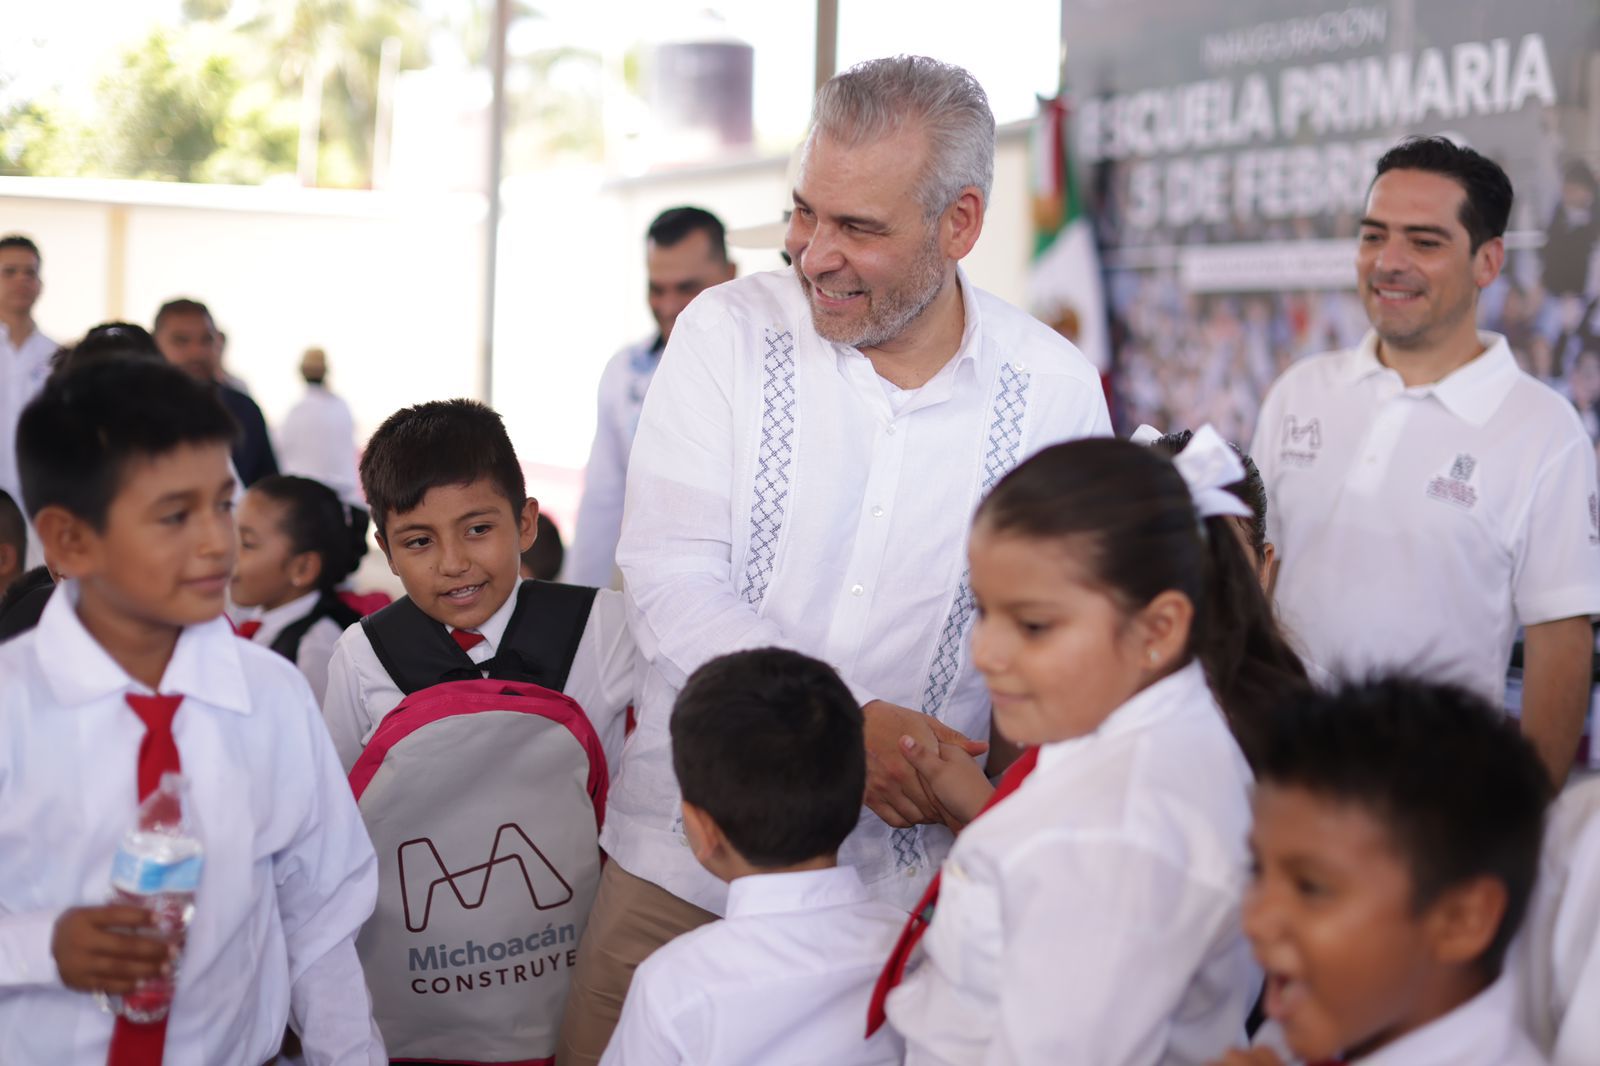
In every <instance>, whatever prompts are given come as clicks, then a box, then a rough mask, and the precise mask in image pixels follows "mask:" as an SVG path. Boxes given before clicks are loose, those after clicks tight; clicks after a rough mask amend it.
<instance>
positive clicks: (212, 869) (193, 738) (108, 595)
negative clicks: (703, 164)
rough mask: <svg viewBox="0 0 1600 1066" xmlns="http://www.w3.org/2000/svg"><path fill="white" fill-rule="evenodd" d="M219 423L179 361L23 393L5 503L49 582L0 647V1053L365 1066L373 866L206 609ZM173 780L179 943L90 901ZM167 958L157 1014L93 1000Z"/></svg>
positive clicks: (252, 667) (278, 700)
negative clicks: (184, 860)
mask: <svg viewBox="0 0 1600 1066" xmlns="http://www.w3.org/2000/svg"><path fill="white" fill-rule="evenodd" d="M235 432H236V426H235V425H234V423H233V420H232V418H231V417H230V416H229V415H228V413H227V412H226V410H224V409H223V408H222V407H221V406H220V405H219V404H218V402H217V400H216V399H215V397H214V396H212V395H211V393H210V392H209V391H208V390H206V389H205V388H204V387H203V386H201V385H199V384H197V383H195V382H193V381H191V380H190V379H189V378H187V377H186V376H185V375H184V374H183V373H182V372H181V371H178V370H176V369H174V368H171V367H167V366H163V365H159V364H153V363H148V362H133V361H116V362H108V363H103V364H99V365H95V366H86V367H82V368H78V369H75V370H69V371H67V372H66V373H64V374H62V375H60V376H58V377H57V378H56V379H54V380H52V381H50V382H49V383H47V384H46V386H45V388H44V390H43V391H42V392H41V394H40V395H39V397H38V398H37V399H35V400H34V402H33V403H32V404H30V405H29V407H28V409H27V410H26V411H25V412H24V413H23V416H22V420H21V423H20V426H19V429H18V434H17V450H18V457H19V465H20V468H21V474H22V485H23V497H24V500H25V502H26V504H27V509H28V512H29V514H30V516H31V518H32V520H33V523H34V527H35V530H36V531H37V533H38V534H39V537H40V539H41V541H42V542H43V545H44V549H45V551H46V553H47V554H48V555H49V556H50V558H51V560H52V563H53V565H54V566H55V567H56V569H57V570H58V571H59V572H60V573H61V575H62V576H63V577H64V578H65V580H64V582H63V584H62V585H61V587H60V589H59V590H58V592H59V594H58V595H54V596H52V597H51V598H50V601H49V603H48V605H47V607H46V608H45V610H44V614H43V616H42V617H41V619H40V621H39V624H38V626H37V627H36V628H35V629H34V630H32V631H31V632H29V633H27V634H25V635H23V636H21V637H19V638H17V639H16V640H14V641H12V642H10V643H8V644H6V645H5V646H4V647H3V648H0V677H4V678H5V680H6V684H5V685H4V687H3V688H0V1062H8V1063H9V1062H18V1063H46V1062H48V1063H51V1064H67V1066H79V1064H82V1066H89V1064H93V1066H100V1064H102V1063H106V1064H109V1066H152V1064H159V1063H166V1064H168V1066H258V1064H260V1063H262V1062H266V1061H269V1060H271V1059H272V1058H273V1056H274V1055H275V1054H276V1053H277V1051H278V1048H279V1045H280V1043H281V1042H282V1039H283V1033H284V1027H285V1025H286V1024H288V1025H290V1026H291V1027H292V1028H293V1029H294V1030H295V1031H296V1032H298V1033H299V1035H300V1037H301V1040H302V1042H303V1044H304V1046H305V1048H306V1052H307V1056H308V1058H309V1059H310V1060H311V1061H314V1062H318V1063H339V1064H353V1063H382V1062H384V1061H386V1058H385V1054H384V1049H383V1044H382V1041H381V1039H380V1038H379V1037H378V1035H377V1033H376V1030H375V1029H374V1027H373V1024H372V1020H371V1008H370V1003H369V1000H368V997H367V991H366V987H365V984H364V982H363V981H362V977H361V969H360V963H359V961H358V960H357V957H356V952H355V946H354V940H355V935H356V933H357V931H358V930H359V929H360V927H361V925H362V923H363V922H364V921H365V920H366V918H367V916H368V915H369V914H370V913H371V911H372V907H373V901H374V898H375V894H376V887H377V870H376V862H375V858H374V856H373V852H372V846H371V844H370V842H369V841H368V839H367V834H366V831H365V829H364V827H363V825H362V822H361V818H360V815H359V813H358V812H357V810H356V807H355V804H354V802H353V800H352V799H351V796H350V791H349V787H348V786H347V785H346V784H345V782H344V780H343V777H342V775H341V774H340V772H339V766H338V761H337V758H336V757H335V754H334V751H333V747H332V745H331V744H330V743H329V741H328V736H327V731H326V729H325V728H324V727H323V725H322V722H321V718H320V715H319V713H318V710H317V705H316V702H315V700H314V699H313V698H312V695H311V692H310V690H309V688H307V686H306V683H305V680H304V678H302V677H301V676H300V674H299V673H298V671H296V670H295V668H294V666H293V665H292V664H290V663H288V662H286V661H285V660H283V659H282V658H281V657H279V656H276V655H273V654H272V653H271V652H269V651H267V650H266V649H263V648H256V647H253V646H251V645H250V644H249V643H248V642H246V641H242V640H239V639H237V638H236V637H235V636H234V635H233V633H232V631H231V629H230V628H229V626H228V623H227V622H226V620H224V619H223V617H222V609H223V602H224V597H225V593H226V590H227V585H228V577H229V573H230V571H231V569H232V566H233V557H234V535H233V516H232V505H233V496H234V480H233V476H232V473H231V471H230V468H229V462H228V448H229V443H230V441H231V440H232V437H233V435H234V433H235ZM174 771H181V772H182V773H183V774H184V776H185V777H186V779H187V781H188V792H187V795H186V803H187V804H188V805H189V806H188V809H189V812H190V814H191V816H192V821H193V832H194V833H195V835H196V836H197V837H198V838H199V840H200V843H201V845H202V848H203V854H204V864H203V868H202V873H201V875H200V881H199V885H198V889H197V891H196V896H195V903H194V917H193V920H192V922H191V924H190V926H189V929H188V932H187V937H186V942H185V943H184V944H183V946H182V948H181V955H180V953H179V951H178V949H177V948H176V947H174V946H173V945H171V944H169V943H167V942H165V941H163V940H161V939H158V938H157V936H156V934H155V927H154V925H153V919H152V916H151V915H150V914H149V912H147V911H146V910H145V909H144V908H141V907H136V906H119V905H112V906H102V905H99V901H101V900H104V899H106V898H107V896H108V895H109V886H110V873H111V864H112V857H113V855H114V854H115V852H116V851H117V845H118V842H119V840H120V838H121V837H122V835H123V834H124V832H125V831H126V830H127V829H129V828H130V827H131V825H132V823H133V820H134V816H135V812H136V810H137V807H138V804H139V802H140V800H141V799H142V798H144V797H145V796H146V795H147V794H148V793H150V792H151V791H152V790H153V789H154V788H155V787H156V783H157V782H158V781H159V780H160V777H161V775H162V774H163V773H167V772H174ZM175 968H176V971H177V974H176V991H175V994H174V998H173V1002H172V1007H171V1011H170V1013H169V1014H168V1015H167V1017H166V1018H165V1019H163V1020H162V1021H159V1022H156V1023H153V1024H145V1025H139V1024H134V1023H132V1022H129V1021H127V1020H124V1019H119V1018H114V1017H113V1016H112V1015H111V1014H110V1013H107V1012H105V1011H103V1010H101V1009H100V1007H99V1006H97V1001H98V1000H99V999H100V998H101V997H103V996H107V995H109V996H120V995H125V994H127V993H129V992H131V991H133V990H134V989H135V987H136V986H137V985H138V984H139V982H141V981H146V980H149V979H152V978H156V977H159V976H162V975H166V974H170V973H172V972H173V970H174V969H175Z"/></svg>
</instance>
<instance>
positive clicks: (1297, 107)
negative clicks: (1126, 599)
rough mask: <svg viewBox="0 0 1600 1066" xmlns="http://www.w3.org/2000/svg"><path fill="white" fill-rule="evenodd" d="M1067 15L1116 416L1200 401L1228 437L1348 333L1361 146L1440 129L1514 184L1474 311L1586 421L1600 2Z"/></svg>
mask: <svg viewBox="0 0 1600 1066" xmlns="http://www.w3.org/2000/svg"><path fill="white" fill-rule="evenodd" d="M1064 17H1065V19H1066V22H1065V27H1066V36H1067V44H1068V54H1067V58H1068V63H1067V71H1068V98H1069V100H1070V101H1071V103H1072V106H1073V111H1072V119H1071V121H1072V130H1071V151H1070V155H1071V157H1072V159H1073V161H1074V164H1075V165H1076V166H1077V167H1078V168H1079V177H1080V179H1081V182H1082V186H1081V187H1082V188H1084V189H1085V190H1086V192H1087V201H1088V204H1089V209H1090V212H1091V216H1092V218H1093V222H1094V226H1095V232H1096V235H1097V238H1098V240H1099V242H1100V246H1101V250H1102V256H1103V261H1104V267H1105V271H1106V299H1107V303H1108V307H1109V313H1110V317H1111V325H1110V328H1111V336H1112V340H1113V344H1114V366H1113V381H1114V384H1115V392H1116V395H1117V397H1118V402H1119V407H1120V410H1119V412H1118V421H1119V424H1120V425H1121V426H1122V427H1123V428H1125V429H1126V428H1131V427H1132V426H1135V425H1138V424H1139V423H1140V422H1149V423H1151V424H1152V425H1155V426H1158V427H1161V428H1162V429H1164V430H1166V429H1179V428H1194V427H1198V426H1199V425H1200V424H1201V423H1203V422H1207V421H1210V422H1214V423H1216V425H1217V427H1218V428H1219V429H1220V430H1222V432H1223V433H1224V434H1225V435H1227V436H1228V437H1229V438H1231V439H1233V440H1235V441H1238V442H1240V443H1241V444H1247V443H1248V441H1249V438H1250V435H1251V432H1252V430H1253V429H1254V425H1255V417H1256V412H1257V409H1258V408H1259V405H1260V402H1261V397H1262V395H1263V394H1264V393H1265V391H1266V389H1267V387H1268V386H1269V385H1270V384H1271V383H1272V381H1273V380H1274V379H1275V378H1276V377H1277V375H1278V374H1279V373H1280V372H1281V371H1282V370H1283V369H1284V368H1285V367H1286V366H1287V365H1288V364H1289V363H1290V362H1291V361H1292V360H1293V359H1295V358H1297V357H1299V356H1302V355H1306V354H1309V353H1312V352H1317V351H1325V350H1327V349H1331V348H1340V347H1346V346H1349V345H1352V344H1354V343H1356V342H1357V341H1359V340H1360V338H1361V336H1362V335H1363V334H1364V333H1365V332H1366V328H1367V323H1366V317H1365V315H1364V313H1363V311H1362V306H1361V301H1360V299H1359V297H1358V295H1357V293H1356V291H1355V266H1354V263H1355V233H1356V224H1357V221H1358V220H1359V218H1360V217H1361V212H1362V207H1363V205H1364V203H1365V200H1366V193H1367V186H1368V183H1369V182H1370V180H1371V178H1372V173H1373V167H1374V164H1375V163H1376V161H1377V159H1378V157H1379V156H1380V155H1381V154H1382V153H1383V152H1384V150H1385V149H1387V148H1388V147H1389V146H1390V145H1392V144H1393V143H1394V142H1395V141H1396V140H1398V139H1399V138H1401V137H1403V136H1405V135H1406V134H1410V133H1442V134H1446V135H1448V136H1450V137H1452V138H1453V139H1455V140H1457V141H1460V142H1461V143H1465V144H1470V145H1472V146H1473V147H1474V148H1477V149H1478V150H1479V151H1481V152H1484V153H1485V154H1487V155H1489V156H1490V157H1492V158H1494V159H1495V160H1496V161H1498V162H1499V163H1500V164H1501V165H1502V166H1504V167H1505V168H1506V171H1507V172H1508V173H1509V174H1510V176H1511V180H1512V183H1513V185H1514V187H1515V189H1516V203H1515V205H1514V207H1513V210H1512V216H1511V224H1510V227H1509V230H1508V233H1507V240H1506V243H1507V247H1508V249H1509V254H1508V256H1507V262H1506V269H1505V271H1504V273H1503V275H1502V277H1501V278H1500V280H1498V281H1497V282H1495V283H1494V285H1492V286H1491V287H1490V288H1489V289H1487V290H1486V291H1485V292H1484V294H1483V296H1482V297H1481V298H1480V302H1479V309H1480V317H1481V320H1482V324H1483V328H1485V329H1492V330H1495V331H1497V332H1501V333H1504V334H1506V335H1507V337H1508V338H1509V339H1510V341H1511V347H1512V350H1513V351H1514V352H1515V353H1516V356H1517V359H1518V361H1519V362H1520V363H1521V364H1522V366H1523V367H1524V368H1525V369H1527V370H1528V371H1529V372H1530V373H1533V374H1535V375H1537V376H1539V377H1540V378H1542V379H1544V380H1546V381H1548V382H1550V383H1551V384H1553V385H1554V386H1555V387H1557V388H1559V389H1560V390H1562V391H1563V392H1565V393H1566V394H1567V395H1568V396H1570V397H1571V398H1572V400H1573V402H1574V403H1575V404H1576V405H1577V406H1578V409H1579V411H1580V413H1581V414H1582V415H1583V418H1584V422H1585V424H1586V425H1587V426H1588V427H1589V430H1590V433H1591V435H1592V436H1594V437H1596V438H1597V439H1600V270H1596V269H1594V264H1593V260H1594V259H1595V251H1596V247H1597V244H1600V203H1597V195H1596V193H1597V183H1596V178H1595V175H1596V174H1597V173H1600V106H1597V101H1596V98H1595V97H1596V93H1597V92H1600V5H1597V4H1595V3H1592V2H1585V3H1572V4H1565V3H1563V4H1505V3H1495V2H1491V0H1390V2H1387V3H1367V4H1356V5H1350V6H1331V5H1329V4H1327V3H1325V2H1324V3H1310V2H1303V0H1184V2H1183V3H1174V2H1172V0H1067V6H1066V11H1065V16H1064Z"/></svg>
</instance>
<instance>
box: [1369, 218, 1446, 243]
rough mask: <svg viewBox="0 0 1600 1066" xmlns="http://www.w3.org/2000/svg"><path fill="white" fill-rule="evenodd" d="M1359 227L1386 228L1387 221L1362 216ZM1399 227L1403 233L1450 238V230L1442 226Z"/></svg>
mask: <svg viewBox="0 0 1600 1066" xmlns="http://www.w3.org/2000/svg"><path fill="white" fill-rule="evenodd" d="M1361 228H1362V229H1381V230H1387V229H1388V228H1389V223H1387V222H1379V221H1378V220H1377V219H1375V218H1363V219H1362V220H1361ZM1400 229H1401V230H1402V231H1403V232H1405V233H1426V234H1431V235H1432V236H1435V237H1443V238H1444V239H1445V240H1449V239H1450V231H1449V230H1447V229H1445V228H1444V227H1443V226H1401V227H1400Z"/></svg>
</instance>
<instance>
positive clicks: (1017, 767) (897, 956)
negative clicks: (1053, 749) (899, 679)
mask: <svg viewBox="0 0 1600 1066" xmlns="http://www.w3.org/2000/svg"><path fill="white" fill-rule="evenodd" d="M1038 761H1039V749H1038V748H1029V749H1028V750H1027V751H1025V752H1023V753H1022V754H1021V755H1019V756H1018V757H1017V761H1016V762H1014V763H1012V764H1011V765H1010V767H1008V768H1007V769H1006V772H1005V773H1003V774H1001V775H1000V783H999V784H998V785H996V786H995V788H994V795H992V796H990V797H989V802H987V803H985V804H984V805H983V811H986V810H988V809H989V808H990V807H993V806H994V805H995V804H997V803H999V802H1000V801H1001V800H1003V799H1005V798H1006V797H1007V796H1009V795H1011V793H1013V792H1015V791H1016V790H1017V786H1018V785H1020V784H1022V779H1023V778H1025V777H1027V776H1028V775H1029V774H1031V773H1033V767H1034V764H1036V763H1037V762H1038ZM983 811H979V812H978V813H979V814H980V815H981V814H983ZM942 875H943V871H942V870H941V871H940V872H939V873H936V874H934V875H933V880H932V881H930V882H929V883H928V890H927V891H926V892H924V893H923V894H922V899H920V900H918V901H917V906H916V908H915V909H914V910H912V912H911V917H910V918H908V919H907V920H906V925H905V928H904V929H902V930H900V939H899V941H897V942H896V943H895V946H894V951H892V952H890V953H889V961H888V962H887V963H885V964H884V967H883V972H882V973H880V974H879V975H878V983H877V985H875V986H874V987H873V989H872V1002H871V1003H870V1004H869V1005H868V1006H867V1035H868V1036H871V1035H872V1034H873V1033H876V1032H877V1031H878V1030H879V1029H880V1028H881V1027H882V1026H883V1023H884V1020H885V1019H886V1018H887V1017H888V1016H887V1015H886V1014H885V1013H884V1010H883V1005H884V1002H885V1001H886V1000H888V998H889V993H890V992H892V991H894V988H895V986H896V985H898V984H899V983H900V982H901V981H903V980H905V976H906V963H908V962H910V961H911V952H912V950H913V949H914V948H916V946H917V943H918V942H919V941H920V940H921V939H922V934H924V933H926V932H927V931H928V926H929V925H930V924H931V923H932V922H933V910H934V907H935V905H937V904H938V902H939V878H940V877H941V876H942Z"/></svg>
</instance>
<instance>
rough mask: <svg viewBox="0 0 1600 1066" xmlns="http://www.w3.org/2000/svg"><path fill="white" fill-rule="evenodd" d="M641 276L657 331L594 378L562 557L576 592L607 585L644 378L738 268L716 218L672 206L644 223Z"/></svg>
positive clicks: (695, 209)
mask: <svg viewBox="0 0 1600 1066" xmlns="http://www.w3.org/2000/svg"><path fill="white" fill-rule="evenodd" d="M645 272H646V275H647V276H648V278H649V290H648V300H649V303H650V317H652V318H654V319H655V321H656V332H655V334H654V335H652V336H650V337H646V338H643V339H642V340H638V341H635V342H634V343H632V344H630V345H628V346H627V347H626V348H623V349H622V350H621V351H619V352H617V354H615V355H613V356H612V357H611V360H610V361H609V362H607V363H606V368H605V370H604V371H602V372H601V375H600V389H599V405H598V407H599V410H598V412H597V418H596V420H595V427H594V443H593V444H592V445H591V446H590V448H589V464H588V466H587V468H586V469H585V471H584V475H583V499H582V500H581V501H580V502H579V504H578V522H577V530H576V532H575V533H574V534H573V538H572V546H571V548H570V549H569V551H568V554H567V568H566V575H565V576H566V580H568V581H570V582H572V583H573V584H575V585H594V586H597V587H599V588H606V587H608V586H610V585H611V584H612V583H613V577H614V575H615V571H616V566H617V562H616V559H617V538H618V537H619V536H620V535H621V533H622V494H623V487H624V485H625V483H626V481H627V475H628V452H629V450H630V449H631V448H632V447H633V434H634V431H635V430H637V429H638V428H639V411H640V409H641V408H642V407H643V406H644V395H645V392H646V391H647V390H648V389H649V388H650V379H651V378H652V377H654V376H655V372H656V367H657V365H659V364H660V362H661V352H662V350H663V349H664V348H665V347H666V346H667V341H668V339H669V338H670V337H671V336H672V326H673V324H674V323H675V322H677V320H678V315H679V313H680V312H682V311H683V309H684V308H685V307H688V306H689V301H691V300H693V299H694V298H695V297H696V296H699V295H700V294H701V293H702V292H704V291H705V290H706V289H709V288H710V287H711V286H713V285H720V284H722V283H723V282H724V281H730V280H732V279H733V277H734V275H735V274H736V273H738V268H737V266H736V265H735V264H734V263H732V262H729V260H728V245H727V241H726V237H725V231H724V229H723V225H722V220H721V219H719V218H717V216H716V215H713V214H712V213H711V212H709V211H706V210H703V209H702V208H698V207H673V208H668V209H667V210H665V211H663V212H661V214H659V215H657V216H656V218H655V221H653V222H651V223H650V229H649V230H648V231H647V233H646V235H645Z"/></svg>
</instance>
